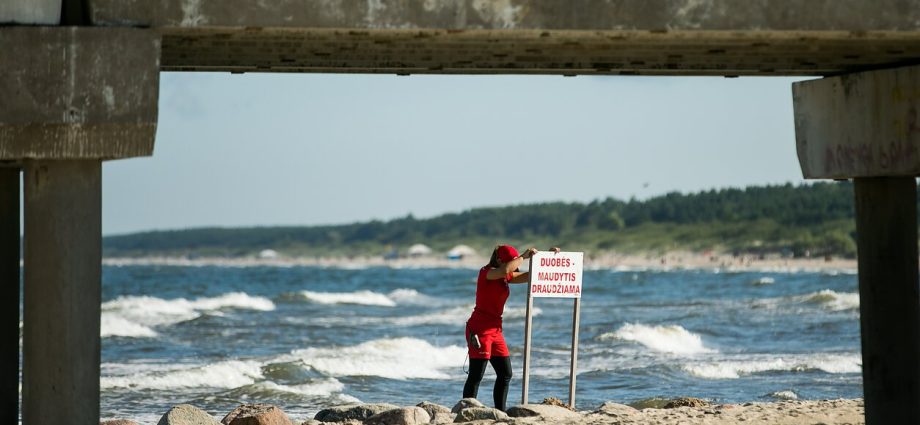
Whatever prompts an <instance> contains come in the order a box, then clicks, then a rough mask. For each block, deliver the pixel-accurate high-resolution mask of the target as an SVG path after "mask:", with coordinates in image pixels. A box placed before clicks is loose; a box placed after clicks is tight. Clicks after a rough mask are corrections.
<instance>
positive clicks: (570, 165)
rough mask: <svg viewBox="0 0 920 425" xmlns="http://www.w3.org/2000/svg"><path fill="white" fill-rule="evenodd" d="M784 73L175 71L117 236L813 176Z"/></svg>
mask: <svg viewBox="0 0 920 425" xmlns="http://www.w3.org/2000/svg"><path fill="white" fill-rule="evenodd" d="M793 81H796V79H791V78H778V77H769V78H767V77H760V78H755V77H751V78H730V79H728V78H721V77H680V78H678V77H613V76H603V77H602V76H578V77H561V76H444V75H433V76H426V75H412V76H395V75H342V74H339V75H333V74H226V73H162V74H161V76H160V103H159V123H158V126H157V138H156V145H155V151H154V154H153V156H152V157H146V158H131V159H123V160H117V161H109V162H105V163H104V165H103V234H105V235H113V234H124V233H130V232H137V231H144V230H154V229H182V228H191V227H201V226H223V227H233V226H272V225H317V224H339V223H351V222H355V221H366V220H371V219H380V220H387V219H391V218H396V217H402V216H406V215H407V214H412V215H414V216H415V217H416V218H424V217H431V216H435V215H438V214H441V213H446V212H459V211H463V210H466V209H470V208H474V207H482V206H500V205H511V204H521V203H533V202H545V201H579V202H589V201H591V200H595V199H603V198H606V197H615V198H619V199H624V200H625V199H629V198H631V197H636V198H638V199H646V198H648V197H652V196H656V195H661V194H664V193H667V192H670V191H680V192H685V193H686V192H697V191H701V190H709V189H712V188H725V187H744V186H748V185H763V184H780V183H786V182H793V183H800V182H803V179H802V175H801V171H800V169H799V165H798V162H797V158H796V153H795V138H794V129H793V114H792V98H791V83H792V82H793Z"/></svg>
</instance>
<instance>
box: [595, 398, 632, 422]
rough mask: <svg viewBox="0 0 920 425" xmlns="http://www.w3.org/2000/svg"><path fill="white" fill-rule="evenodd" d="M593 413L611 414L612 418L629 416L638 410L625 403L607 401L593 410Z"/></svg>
mask: <svg viewBox="0 0 920 425" xmlns="http://www.w3.org/2000/svg"><path fill="white" fill-rule="evenodd" d="M594 413H595V414H599V415H607V416H612V417H614V418H620V417H629V416H632V415H635V414H637V413H639V410H638V409H636V408H635V407H632V406H627V405H625V404H619V403H614V402H612V401H608V402H606V403H604V404H602V405H601V407H598V408H597V410H595V411H594Z"/></svg>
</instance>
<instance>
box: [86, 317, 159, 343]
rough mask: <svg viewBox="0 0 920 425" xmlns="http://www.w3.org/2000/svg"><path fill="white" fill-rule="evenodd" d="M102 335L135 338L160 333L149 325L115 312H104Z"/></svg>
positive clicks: (154, 335) (153, 335) (149, 336)
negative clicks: (133, 320)
mask: <svg viewBox="0 0 920 425" xmlns="http://www.w3.org/2000/svg"><path fill="white" fill-rule="evenodd" d="M100 328H101V329H100V335H101V336H102V337H103V338H105V337H107V336H124V337H135V338H153V337H156V336H157V335H158V334H157V332H156V331H154V330H153V329H151V328H150V327H148V326H144V325H141V324H138V323H135V322H132V321H130V320H128V319H125V318H124V317H121V316H119V315H117V314H115V313H111V312H106V311H104V312H102V317H101V326H100Z"/></svg>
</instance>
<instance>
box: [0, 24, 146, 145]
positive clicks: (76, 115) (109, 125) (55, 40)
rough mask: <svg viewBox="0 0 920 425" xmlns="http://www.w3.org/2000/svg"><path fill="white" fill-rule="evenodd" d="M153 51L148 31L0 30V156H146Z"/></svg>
mask: <svg viewBox="0 0 920 425" xmlns="http://www.w3.org/2000/svg"><path fill="white" fill-rule="evenodd" d="M159 48H160V37H159V34H157V33H156V32H155V31H152V30H141V29H130V28H88V27H0V51H2V52H3V57H4V60H2V61H0V75H2V76H3V77H2V78H0V93H2V97H3V101H2V102H0V160H6V159H14V160H19V159H24V158H34V159H65V158H69V159H77V158H99V159H111V158H125V157H132V156H147V155H151V154H152V153H153V141H154V134H155V132H156V122H157V99H158V92H159V54H160V51H159Z"/></svg>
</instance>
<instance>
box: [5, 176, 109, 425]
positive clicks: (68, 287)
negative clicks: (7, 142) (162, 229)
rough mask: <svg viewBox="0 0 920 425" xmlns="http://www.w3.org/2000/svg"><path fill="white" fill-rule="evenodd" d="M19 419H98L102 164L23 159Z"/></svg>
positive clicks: (88, 421) (37, 421)
mask: <svg viewBox="0 0 920 425" xmlns="http://www.w3.org/2000/svg"><path fill="white" fill-rule="evenodd" d="M24 186H25V187H24V190H25V210H26V211H28V213H27V214H26V216H25V246H24V252H25V256H24V266H25V267H24V270H23V273H24V276H25V282H26V285H25V288H24V292H25V294H24V295H25V297H24V299H25V315H24V318H23V380H24V382H23V388H22V390H23V400H22V403H23V406H22V410H23V423H25V424H50V423H57V422H60V421H62V420H63V421H65V422H68V423H74V424H98V423H99V350H100V344H101V339H100V336H99V320H100V319H99V317H100V304H101V301H102V295H101V294H102V287H101V282H102V166H101V162H100V161H98V160H96V161H92V160H84V161H27V162H26V164H25V175H24Z"/></svg>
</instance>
